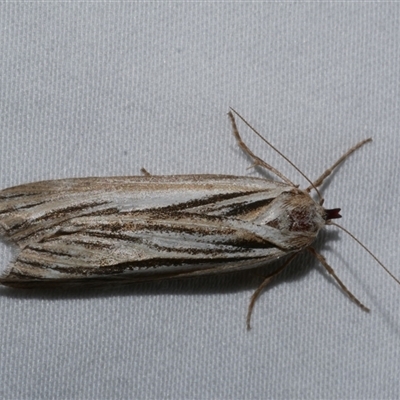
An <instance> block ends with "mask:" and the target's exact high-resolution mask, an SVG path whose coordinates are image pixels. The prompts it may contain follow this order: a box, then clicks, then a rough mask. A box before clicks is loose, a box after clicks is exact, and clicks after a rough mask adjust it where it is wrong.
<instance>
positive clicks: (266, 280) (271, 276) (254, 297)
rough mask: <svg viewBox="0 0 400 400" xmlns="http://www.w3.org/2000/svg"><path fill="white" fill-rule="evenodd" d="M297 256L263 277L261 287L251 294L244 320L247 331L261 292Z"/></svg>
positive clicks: (294, 255) (293, 256)
mask: <svg viewBox="0 0 400 400" xmlns="http://www.w3.org/2000/svg"><path fill="white" fill-rule="evenodd" d="M298 254H299V253H296V254H293V255H292V256H291V257H290V258H289V259H288V260H287V261H286V262H285V263H284V264H283V265H282V266H281V267H279V268H278V269H277V270H276V271H273V272H272V273H271V274H269V275H268V276H267V277H265V278H264V280H263V282H262V283H261V285H260V286H259V287H258V288H257V289H256V290H255V292H254V293H253V294H252V296H251V298H250V303H249V308H248V309H247V318H246V323H247V330H250V329H251V326H250V320H251V314H252V313H253V308H254V305H255V304H256V301H257V299H258V298H259V297H260V294H261V292H262V291H263V290H264V289H265V287H266V286H267V285H268V284H269V283H270V282H271V281H272V279H274V278H275V277H276V276H277V275H279V274H280V273H281V272H282V271H283V270H284V269H285V268H286V267H287V266H288V265H289V264H290V263H291V262H292V261H293V259H294V258H295V257H296V256H297V255H298Z"/></svg>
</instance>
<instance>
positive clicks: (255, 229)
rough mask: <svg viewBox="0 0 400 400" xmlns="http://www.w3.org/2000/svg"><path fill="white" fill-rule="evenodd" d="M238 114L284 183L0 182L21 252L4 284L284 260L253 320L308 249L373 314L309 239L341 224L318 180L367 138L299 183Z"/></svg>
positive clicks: (191, 178)
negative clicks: (303, 184) (283, 171)
mask: <svg viewBox="0 0 400 400" xmlns="http://www.w3.org/2000/svg"><path fill="white" fill-rule="evenodd" d="M234 113H235V114H236V115H237V116H239V117H240V118H241V119H242V120H243V121H244V122H245V123H246V124H247V125H249V124H248V123H247V121H246V120H244V119H243V118H242V117H241V116H240V115H239V114H238V113H236V111H234V110H233V109H231V111H230V112H229V114H228V115H229V118H230V120H231V123H232V128H233V133H234V136H235V137H236V140H237V143H238V145H239V147H240V148H241V149H242V150H243V151H244V152H245V153H246V154H247V155H248V156H249V157H250V158H251V159H252V161H253V163H254V165H255V166H259V167H262V168H265V169H266V170H268V171H269V172H272V173H274V174H275V175H276V176H277V177H278V178H279V179H280V180H281V182H280V181H276V180H269V179H265V178H257V177H248V176H242V177H241V176H230V175H173V176H154V175H150V174H149V173H148V172H147V171H144V176H123V177H90V178H71V179H59V180H48V181H42V182H35V183H28V184H25V185H20V186H15V187H11V188H8V189H4V190H2V191H0V233H1V235H2V236H3V237H4V238H6V239H7V240H9V241H11V242H12V243H14V244H15V245H16V246H17V247H18V248H19V254H18V256H17V257H16V259H15V261H14V262H12V263H11V265H10V266H9V267H8V269H7V270H6V271H5V272H4V273H3V274H2V275H1V276H0V283H1V284H3V285H6V286H12V287H17V288H29V287H35V286H42V285H61V284H83V283H91V282H92V283H107V284H108V283H112V282H123V283H127V282H140V281H149V280H155V279H171V278H183V277H194V276H199V275H205V274H217V273H223V272H230V271H237V270H242V269H248V268H255V267H260V266H263V265H265V264H267V263H270V262H272V261H275V260H278V259H280V258H281V257H288V259H287V261H286V262H285V263H284V264H283V265H282V266H281V267H279V268H278V269H276V270H275V271H274V272H272V273H271V274H270V275H268V276H267V277H266V278H265V280H264V281H263V283H262V284H261V285H260V287H259V288H258V289H257V290H256V291H255V293H254V294H253V296H252V298H251V301H250V305H249V310H248V316H247V324H248V327H250V316H251V312H252V309H253V307H254V304H255V301H256V299H257V297H258V296H259V294H260V293H261V291H262V289H263V288H264V287H265V286H266V285H267V284H268V283H269V282H270V281H271V280H272V279H273V278H274V277H275V276H277V275H278V274H279V273H280V272H281V271H282V270H283V269H284V268H285V267H286V266H287V265H288V264H289V262H290V261H292V260H293V258H294V257H295V256H296V255H297V254H299V253H300V252H301V251H302V250H304V249H307V250H308V251H309V252H311V253H312V254H313V255H314V256H315V257H316V258H317V259H318V260H319V261H320V262H321V264H322V265H323V266H324V267H325V268H326V270H327V271H328V273H329V274H330V275H331V276H332V277H333V278H334V279H335V280H336V282H337V283H338V284H339V286H340V287H341V288H342V289H343V290H344V292H345V293H346V294H347V295H348V296H349V297H350V299H351V300H353V301H354V302H355V303H356V304H358V305H359V306H360V307H361V308H362V309H364V310H366V311H367V310H368V309H367V308H366V307H365V306H364V305H363V304H362V303H361V302H360V301H359V300H358V299H357V298H356V297H355V296H354V295H353V294H352V293H351V292H350V291H349V290H348V289H347V288H346V287H345V285H344V284H343V283H342V282H341V280H340V279H339V278H338V277H337V276H336V274H335V273H334V271H333V269H332V268H331V267H330V266H329V265H328V263H327V262H326V260H325V258H324V257H323V256H322V255H321V254H318V253H317V252H316V251H315V250H314V249H313V248H312V247H311V245H312V243H313V242H314V241H315V239H316V237H317V235H318V232H319V231H320V230H321V229H322V228H324V227H325V226H326V225H336V224H335V223H334V222H333V221H332V220H334V219H337V218H340V217H341V216H340V214H339V212H340V209H338V208H334V209H326V208H324V207H323V202H324V200H323V199H322V197H321V195H320V194H319V191H318V187H319V186H320V185H321V184H322V183H323V182H324V180H325V179H326V178H327V177H328V176H329V175H330V174H331V173H332V171H333V170H334V169H335V168H336V167H337V166H338V165H339V164H340V163H341V162H342V161H344V159H345V158H347V157H348V156H349V155H350V154H351V153H353V152H354V151H356V150H357V149H359V148H360V147H361V146H362V145H364V144H365V143H367V142H370V141H371V139H366V140H363V141H362V142H360V143H358V144H357V145H355V146H354V147H352V148H351V149H350V150H348V151H347V152H346V153H345V154H344V155H343V156H342V157H340V158H339V159H338V161H337V162H336V163H334V164H333V166H332V167H331V168H329V169H327V170H326V171H325V172H324V173H323V174H322V175H321V176H320V177H319V178H318V179H316V180H315V181H314V182H311V181H310V180H309V179H308V178H307V177H305V178H306V179H307V180H308V181H309V182H310V186H309V187H307V188H306V189H300V188H299V187H298V185H295V184H294V183H292V182H291V181H290V180H289V179H288V178H286V177H285V176H284V175H283V174H281V173H280V172H279V171H277V170H276V169H275V168H273V167H272V166H270V165H269V164H267V163H266V162H265V161H263V160H262V159H260V158H259V157H258V156H256V155H255V154H254V153H253V152H252V151H251V150H250V149H249V148H248V147H247V145H246V144H245V143H244V142H243V140H242V139H241V136H240V134H239V131H238V129H237V126H236V122H235V118H234ZM249 126H250V125H249ZM250 127H251V126H250ZM251 129H253V128H252V127H251ZM253 131H254V132H255V133H256V134H257V135H259V136H260V134H259V133H258V132H257V131H255V130H254V129H253ZM263 140H265V139H263ZM265 141H266V140H265ZM267 143H268V144H269V145H270V143H269V142H267ZM270 146H271V147H272V148H273V149H275V148H274V147H273V146H272V145H270ZM275 150H276V149H275ZM276 151H277V150H276ZM279 154H281V155H282V153H280V152H279ZM283 157H284V156H283ZM284 158H285V159H287V158H286V157H284ZM288 161H289V160H288ZM289 162H290V161H289ZM291 164H292V163H291ZM292 165H293V164H292ZM294 167H295V166H294ZM295 168H296V169H297V170H298V171H299V172H300V173H301V174H302V175H303V176H305V175H304V174H303V173H302V172H301V171H300V170H299V169H298V168H297V167H295ZM312 190H315V191H316V193H317V196H318V199H317V200H314V198H313V197H312V196H311V195H310V192H311V191H312ZM346 232H347V231H346ZM356 240H357V239H356ZM367 251H368V250H367ZM372 256H373V255H372ZM373 257H374V258H375V259H376V257H375V256H373ZM377 261H378V262H379V263H380V261H379V260H377ZM380 264H381V263H380ZM381 265H382V264H381ZM384 268H385V267H384ZM388 273H389V274H390V272H389V271H388ZM391 276H392V275H391ZM392 277H393V276H392ZM393 278H394V277H393ZM394 279H396V278H394Z"/></svg>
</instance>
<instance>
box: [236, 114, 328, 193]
mask: <svg viewBox="0 0 400 400" xmlns="http://www.w3.org/2000/svg"><path fill="white" fill-rule="evenodd" d="M230 109H231V110H232V111H233V112H234V113H235V114H236V115H237V116H238V117H239V118H240V119H241V120H242V121H243V122H244V123H245V124H246V125H247V126H248V127H249V128H250V129H251V130H252V131H253V132H254V133H255V134H256V135H257V136H258V137H259V138H260V139H261V140H262V141H264V142H265V143H266V144H267V145H268V146H269V147H271V149H272V150H274V151H275V152H276V153H278V154H279V155H280V156H281V157H282V158H283V159H284V160H286V161H287V162H288V163H289V164H290V165H291V166H292V167H293V168H294V169H295V170H296V171H297V172H298V173H299V174H300V175H301V176H302V177H303V178H304V179H305V180H306V181H307V182H308V183H309V184H310V185H311V187H312V188H313V189H314V190H315V192H316V193H317V195H318V197H319V199H320V201H323V200H322V196H321V193H320V192H319V190H318V189H317V187H316V186H315V185H314V183H313V182H312V181H311V179H310V178H308V177H307V175H306V174H305V173H304V172H303V171H302V170H301V169H300V168H299V167H297V166H296V164H294V163H293V162H292V161H290V160H289V158H288V157H286V156H285V155H284V154H283V153H282V152H281V151H280V150H278V149H277V148H276V147H275V146H273V145H272V144H271V143H270V142H269V141H268V140H267V139H265V137H264V136H263V135H261V133H259V132H258V131H257V130H256V129H255V128H253V127H252V126H251V125H250V123H249V122H247V121H246V120H245V119H244V118H243V117H242V116H241V115H240V114H239V113H238V112H237V111H236V110H235V109H233V108H232V107H230ZM246 147H247V146H246ZM257 158H258V157H257ZM274 173H275V169H274ZM278 176H280V175H278ZM292 185H293V183H292ZM293 186H295V185H293Z"/></svg>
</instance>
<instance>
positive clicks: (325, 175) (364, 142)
mask: <svg viewBox="0 0 400 400" xmlns="http://www.w3.org/2000/svg"><path fill="white" fill-rule="evenodd" d="M369 142H372V139H371V138H368V139H364V140H362V141H361V142H358V143H357V144H356V145H355V146H353V147H352V148H351V149H349V150H347V151H346V153H344V154H343V155H342V156H341V157H340V158H339V159H338V160H337V161H336V162H335V163H334V164H333V165H332V166H331V167H330V168H328V169H327V170H326V171H325V172H324V173H323V174H322V175H321V176H320V177H319V178H317V179H316V180H315V181H314V182H313V183H312V184H311V186H309V187H308V188H307V189H306V191H307V192H309V191H310V190H311V189H315V188H317V187H318V186H320V185H322V183H323V182H324V180H325V179H326V178H327V177H328V176H329V175H330V174H331V173H332V172H333V171H334V170H335V169H336V168H337V167H338V166H339V165H340V164H341V163H342V162H343V161H344V160H345V159H346V158H347V157H348V156H349V155H351V154H352V153H354V152H355V151H356V150H358V149H359V148H360V147H361V146H364V144H366V143H369ZM321 205H322V204H321Z"/></svg>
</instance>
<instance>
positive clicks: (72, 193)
mask: <svg viewBox="0 0 400 400" xmlns="http://www.w3.org/2000/svg"><path fill="white" fill-rule="evenodd" d="M292 189H293V188H292V187H291V186H288V185H285V184H279V183H277V182H271V181H267V180H264V179H259V178H247V177H233V176H211V175H184V176H150V177H115V178H82V179H64V180H53V181H44V182H38V183H32V184H27V185H21V186H17V187H14V188H9V189H5V190H3V191H1V192H0V230H1V233H2V234H3V235H4V236H5V237H7V238H8V239H10V240H11V241H13V242H14V243H16V244H17V245H18V246H19V247H20V249H21V252H20V254H19V255H18V257H17V259H16V261H15V262H14V263H13V264H12V265H11V268H10V270H9V271H8V274H7V275H6V276H5V277H4V278H2V280H1V282H2V283H4V284H7V283H9V284H12V282H14V281H16V280H19V281H21V280H22V279H27V280H36V279H45V280H55V279H57V280H63V279H65V280H70V279H76V280H80V279H85V278H89V277H91V278H102V277H105V279H112V277H114V278H115V279H126V278H128V279H131V280H148V279H157V278H161V277H163V276H166V277H172V276H185V275H188V274H189V275H194V274H201V273H207V272H210V269H211V270H212V271H215V270H216V269H220V270H224V271H225V270H226V271H229V270H234V269H237V268H244V267H247V268H249V267H253V266H256V265H259V264H260V263H265V262H267V261H268V260H271V259H276V258H277V257H279V256H282V255H284V254H286V253H287V249H285V238H284V237H282V233H281V232H280V231H279V229H276V228H274V227H272V226H268V225H266V224H265V221H264V223H263V224H261V221H260V218H263V219H264V220H265V215H267V214H268V212H270V211H271V210H272V209H273V207H274V200H275V199H276V198H277V197H278V196H279V195H281V194H282V193H284V192H285V191H291V190H292Z"/></svg>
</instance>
